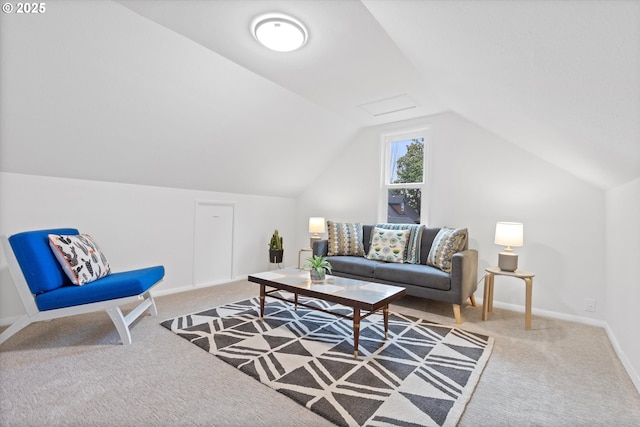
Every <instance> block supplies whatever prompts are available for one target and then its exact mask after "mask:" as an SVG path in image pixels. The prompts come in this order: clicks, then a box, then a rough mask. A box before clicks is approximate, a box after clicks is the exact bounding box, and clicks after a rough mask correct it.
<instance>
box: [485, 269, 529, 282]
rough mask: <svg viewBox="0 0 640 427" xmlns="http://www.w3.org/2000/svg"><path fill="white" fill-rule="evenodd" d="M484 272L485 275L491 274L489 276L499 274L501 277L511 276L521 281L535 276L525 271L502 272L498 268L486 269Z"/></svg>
mask: <svg viewBox="0 0 640 427" xmlns="http://www.w3.org/2000/svg"><path fill="white" fill-rule="evenodd" d="M484 270H485V271H486V272H487V273H491V274H500V275H503V276H513V277H519V278H521V279H524V278H528V277H534V276H535V274H534V273H532V272H530V271H525V270H516V271H504V270H500V267H487V268H485V269H484Z"/></svg>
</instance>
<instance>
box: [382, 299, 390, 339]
mask: <svg viewBox="0 0 640 427" xmlns="http://www.w3.org/2000/svg"><path fill="white" fill-rule="evenodd" d="M382 313H383V316H384V339H385V340H386V339H387V337H388V336H389V305H388V304H387V305H385V306H384V310H382Z"/></svg>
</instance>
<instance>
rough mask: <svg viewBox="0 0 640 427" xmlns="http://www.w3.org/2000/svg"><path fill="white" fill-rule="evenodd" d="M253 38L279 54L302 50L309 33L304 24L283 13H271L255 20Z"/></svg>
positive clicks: (252, 27)
mask: <svg viewBox="0 0 640 427" xmlns="http://www.w3.org/2000/svg"><path fill="white" fill-rule="evenodd" d="M251 29H252V31H253V36H254V37H255V38H256V40H258V41H259V42H260V43H261V44H262V45H264V46H265V47H268V48H269V49H271V50H275V51H277V52H291V51H294V50H296V49H300V48H301V47H302V46H304V44H305V43H306V42H307V39H308V38H309V33H308V32H307V29H306V28H305V26H304V24H302V22H300V21H298V20H297V19H295V18H293V17H291V16H287V15H283V14H281V13H269V14H267V15H262V16H259V17H258V18H256V19H254V20H253V23H252V25H251Z"/></svg>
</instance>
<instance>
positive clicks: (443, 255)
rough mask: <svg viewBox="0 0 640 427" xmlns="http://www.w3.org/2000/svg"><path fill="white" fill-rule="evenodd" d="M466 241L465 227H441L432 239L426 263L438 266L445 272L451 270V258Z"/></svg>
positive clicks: (461, 248)
mask: <svg viewBox="0 0 640 427" xmlns="http://www.w3.org/2000/svg"><path fill="white" fill-rule="evenodd" d="M466 242H467V229H466V228H456V229H453V228H441V229H440V231H438V234H437V235H436V238H435V239H433V245H432V246H431V250H430V251H429V256H427V265H430V266H432V267H436V268H439V269H440V270H442V271H444V272H445V273H449V272H450V271H451V258H453V255H454V254H455V253H456V252H460V251H461V250H463V249H464V246H465V244H466Z"/></svg>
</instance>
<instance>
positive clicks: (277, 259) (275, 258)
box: [269, 249, 284, 264]
mask: <svg viewBox="0 0 640 427" xmlns="http://www.w3.org/2000/svg"><path fill="white" fill-rule="evenodd" d="M283 255H284V249H269V262H270V263H272V264H280V263H281V262H282V257H283Z"/></svg>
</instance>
